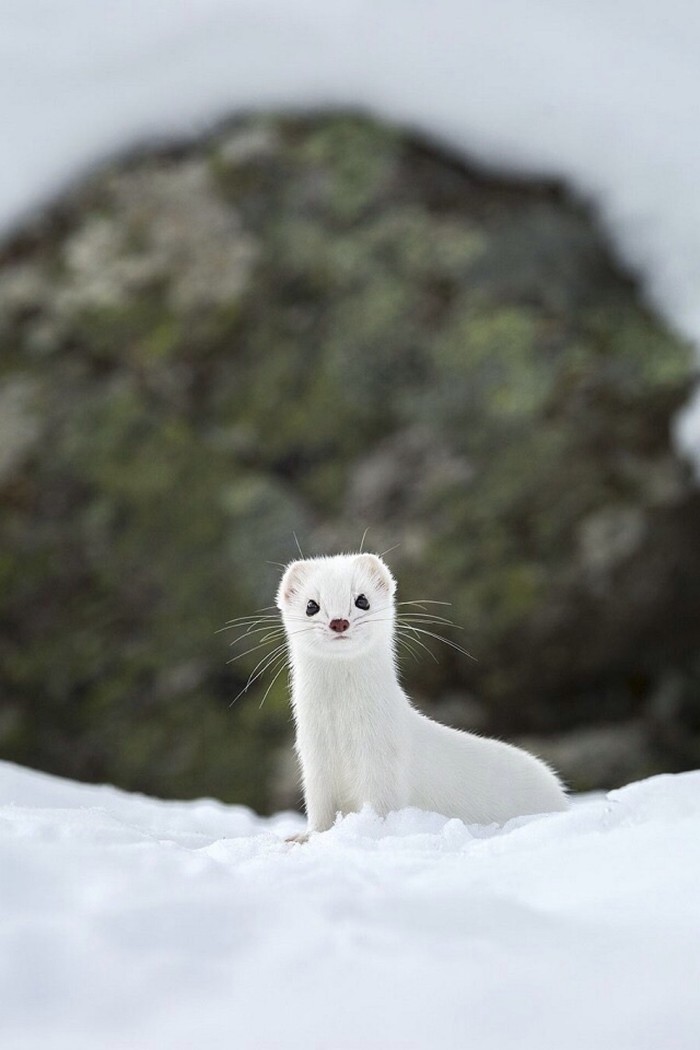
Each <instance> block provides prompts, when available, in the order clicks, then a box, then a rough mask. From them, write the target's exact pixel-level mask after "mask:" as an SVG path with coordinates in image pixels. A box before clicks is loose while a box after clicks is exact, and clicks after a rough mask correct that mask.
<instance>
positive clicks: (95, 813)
mask: <svg viewBox="0 0 700 1050" xmlns="http://www.w3.org/2000/svg"><path fill="white" fill-rule="evenodd" d="M301 826H302V825H301V820H300V818H299V817H298V816H296V815H294V814H286V815H285V814H282V815H279V816H277V817H274V818H270V819H261V818H259V817H256V816H255V815H254V814H253V813H252V812H250V811H249V810H247V809H244V808H242V807H238V806H224V805H222V804H220V803H218V802H214V801H211V800H201V801H196V802H162V801H157V800H154V799H148V798H145V797H142V796H137V795H129V794H126V793H125V792H122V791H117V790H116V789H114V788H110V787H93V786H88V785H82V784H74V783H71V782H70V781H65V780H60V779H57V778H54V777H50V776H48V775H46V774H41V773H35V772H31V771H29V770H25V769H21V768H20V767H17V766H13V765H10V764H8V763H0V1045H2V1047H3V1050H33V1048H37V1050H39V1048H41V1050H55V1048H56V1050H95V1048H98V1047H99V1050H115V1048H119V1050H122V1048H124V1050H126V1048H129V1050H143V1048H149V1050H161V1048H162V1050H193V1048H195V1047H196V1048H197V1050H210V1048H211V1050H214V1048H216V1050H218V1048H229V1047H230V1048H235V1050H278V1048H279V1050H282V1048H284V1050H288V1048H289V1050H292V1048H300V1050H301V1048H303V1050H309V1048H313V1050H365V1048H372V1050H374V1048H376V1050H379V1048H381V1050H413V1048H416V1050H452V1048H455V1050H457V1048H459V1050H465V1048H470V1047H473V1048H474V1050H507V1048H510V1047H515V1046H517V1047H518V1050H550V1048H551V1050H555V1048H556V1050H661V1048H663V1050H697V1047H698V1045H700V772H697V773H685V774H680V775H677V776H659V777H654V778H652V779H651V780H647V781H643V782H641V783H638V784H633V785H631V786H629V787H627V788H624V789H623V790H621V791H613V792H611V794H610V795H608V796H607V797H594V798H589V799H585V800H583V801H581V802H579V803H578V804H577V805H575V806H574V807H573V808H572V810H571V811H570V812H568V813H562V814H553V815H550V816H544V817H529V818H522V819H520V820H516V821H511V822H510V824H508V825H507V826H506V827H505V828H502V829H497V828H495V827H489V828H486V827H469V828H468V827H465V826H464V825H463V824H462V823H460V822H459V821H457V820H446V819H444V818H442V817H439V816H437V815H435V814H427V813H420V812H418V811H416V810H405V811H402V812H399V813H395V814H391V815H390V816H389V817H388V818H387V820H386V822H385V823H382V822H381V821H380V820H379V819H378V818H377V817H376V816H374V815H373V814H372V813H371V812H363V813H361V814H355V815H351V816H349V817H347V818H345V820H343V821H342V822H341V823H339V824H338V825H336V827H335V828H333V829H332V830H331V831H329V832H327V833H326V834H323V835H317V836H315V837H313V838H312V839H311V841H310V842H309V843H307V844H306V845H303V846H300V845H290V844H287V843H285V842H284V841H283V840H282V836H283V835H284V834H289V833H290V832H293V831H296V830H299V828H300V827H301Z"/></svg>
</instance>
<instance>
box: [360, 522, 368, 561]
mask: <svg viewBox="0 0 700 1050" xmlns="http://www.w3.org/2000/svg"><path fill="white" fill-rule="evenodd" d="M369 530H370V526H369V525H368V526H367V528H366V529H365V531H364V532H363V533H362V539H361V540H360V554H362V550H363V548H364V545H365V537H366V536H367V533H368V532H369Z"/></svg>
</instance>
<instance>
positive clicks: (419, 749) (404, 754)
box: [277, 554, 568, 832]
mask: <svg viewBox="0 0 700 1050" xmlns="http://www.w3.org/2000/svg"><path fill="white" fill-rule="evenodd" d="M395 590H396V583H395V581H394V578H393V576H392V575H391V573H390V571H389V569H388V568H387V566H386V565H385V563H384V562H383V561H382V560H381V558H379V557H377V555H375V554H343V555H337V556H335V557H328V558H312V559H309V560H305V561H295V562H293V563H292V564H291V565H289V566H288V568H287V569H286V571H285V573H284V576H283V577H282V581H281V583H280V586H279V591H278V593H277V605H278V607H279V609H280V611H281V613H282V620H283V622H284V627H285V630H286V634H287V640H288V646H289V654H290V663H291V678H292V705H293V709H294V719H295V722H296V731H297V736H296V749H297V753H298V755H299V759H300V762H301V770H302V777H303V784H304V800H305V804H306V813H307V816H308V821H309V831H310V832H313V831H325V830H326V829H327V828H330V827H331V825H332V824H333V822H334V821H335V818H336V815H337V814H338V813H349V812H354V811H356V810H359V809H361V808H362V806H363V805H365V804H367V803H369V805H371V806H372V807H373V809H374V810H375V811H376V812H377V813H379V814H380V815H385V814H386V813H389V812H390V811H391V810H395V809H401V808H402V807H404V806H416V807H418V808H419V809H424V810H431V811H434V812H437V813H442V814H444V815H445V816H447V817H459V819H460V820H463V821H465V822H466V823H469V824H472V823H479V824H490V823H493V822H495V823H498V824H502V823H504V822H505V821H507V820H509V819H510V818H511V817H517V816H522V815H524V814H527V813H545V812H551V811H553V810H563V809H566V808H567V805H568V803H567V798H566V795H565V793H564V790H563V789H562V786H561V784H560V783H559V781H558V779H557V777H556V776H555V774H554V773H553V772H552V771H551V770H550V769H548V767H547V766H546V765H545V764H544V763H543V762H541V761H540V760H539V759H537V758H534V757H533V756H532V755H530V754H528V753H527V752H526V751H522V750H521V749H520V748H517V747H513V746H512V745H510V744H504V743H502V742H501V741H499V740H489V739H484V738H483V737H479V736H474V735H473V734H472V733H465V732H462V731H460V730H457V729H450V728H449V727H448V726H444V725H440V724H439V723H438V722H434V721H432V720H431V719H430V718H427V717H426V716H425V715H422V714H421V713H420V712H419V711H417V710H416V708H415V707H413V705H412V704H411V702H410V700H409V699H408V697H407V696H406V694H405V693H404V691H403V689H402V688H401V685H400V684H399V680H398V675H397V669H396V655H395V608H394V592H395Z"/></svg>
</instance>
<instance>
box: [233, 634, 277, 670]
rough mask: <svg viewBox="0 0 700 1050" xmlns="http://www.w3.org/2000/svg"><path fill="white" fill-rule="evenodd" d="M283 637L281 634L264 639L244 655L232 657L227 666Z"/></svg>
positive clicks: (239, 654)
mask: <svg viewBox="0 0 700 1050" xmlns="http://www.w3.org/2000/svg"><path fill="white" fill-rule="evenodd" d="M278 637H281V634H280V635H278V634H274V635H270V637H269V638H266V639H263V641H262V642H258V644H257V645H254V646H252V647H251V648H250V649H246V651H245V652H244V653H238V655H237V656H232V657H231V659H230V660H227V661H226V663H227V664H235V662H236V661H237V660H242V659H243V657H244V656H250V654H251V653H254V652H257V650H258V649H262V647H263V646H264V645H269V644H270V642H272V641H274V639H275V638H278Z"/></svg>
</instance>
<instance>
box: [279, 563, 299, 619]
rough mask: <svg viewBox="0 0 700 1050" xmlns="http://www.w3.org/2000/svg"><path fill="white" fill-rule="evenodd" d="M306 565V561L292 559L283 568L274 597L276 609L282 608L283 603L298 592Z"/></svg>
mask: <svg viewBox="0 0 700 1050" xmlns="http://www.w3.org/2000/svg"><path fill="white" fill-rule="evenodd" d="M306 567H307V562H305V561H293V562H291V564H290V565H288V566H287V568H286V569H285V570H284V576H283V577H282V579H281V580H280V585H279V587H278V588H277V597H276V599H275V602H276V605H277V608H278V609H282V608H283V607H284V605H286V604H288V603H289V602H291V601H292V599H293V598H294V597H295V596H296V595H297V594H298V593H299V588H300V586H301V583H302V580H303V579H304V576H305V574H306Z"/></svg>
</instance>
